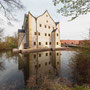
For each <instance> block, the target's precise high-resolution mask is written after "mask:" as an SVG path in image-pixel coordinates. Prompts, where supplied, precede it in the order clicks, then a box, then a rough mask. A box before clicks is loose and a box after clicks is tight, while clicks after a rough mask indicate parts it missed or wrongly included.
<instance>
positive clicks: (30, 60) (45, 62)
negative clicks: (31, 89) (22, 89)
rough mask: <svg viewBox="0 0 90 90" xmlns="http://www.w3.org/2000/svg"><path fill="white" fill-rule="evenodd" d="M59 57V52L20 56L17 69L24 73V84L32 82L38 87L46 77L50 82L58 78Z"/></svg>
mask: <svg viewBox="0 0 90 90" xmlns="http://www.w3.org/2000/svg"><path fill="white" fill-rule="evenodd" d="M60 56H61V52H60V51H53V52H38V53H30V54H25V55H22V54H20V56H19V60H18V63H19V64H18V65H19V66H18V67H19V70H22V71H23V73H24V81H25V84H26V85H28V83H30V84H31V81H33V83H34V84H36V85H40V84H41V83H42V81H43V79H45V78H46V77H47V78H49V79H51V80H52V79H55V78H57V77H59V76H60V68H61V60H60ZM32 79H34V80H32ZM28 80H29V81H28ZM30 84H29V85H30Z"/></svg>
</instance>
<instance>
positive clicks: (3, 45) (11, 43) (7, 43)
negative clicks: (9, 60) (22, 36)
mask: <svg viewBox="0 0 90 90" xmlns="http://www.w3.org/2000/svg"><path fill="white" fill-rule="evenodd" d="M0 34H1V33H0ZM1 35H2V34H1ZM17 47H18V34H17V33H16V32H15V33H14V35H13V36H6V37H4V38H3V37H0V49H2V50H4V49H5V50H6V49H13V48H17Z"/></svg>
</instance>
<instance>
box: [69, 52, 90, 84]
mask: <svg viewBox="0 0 90 90" xmlns="http://www.w3.org/2000/svg"><path fill="white" fill-rule="evenodd" d="M69 66H70V68H71V69H72V79H73V82H75V83H76V84H78V85H82V84H90V54H89V52H87V51H78V53H75V55H74V57H72V58H71V60H70V64H69Z"/></svg>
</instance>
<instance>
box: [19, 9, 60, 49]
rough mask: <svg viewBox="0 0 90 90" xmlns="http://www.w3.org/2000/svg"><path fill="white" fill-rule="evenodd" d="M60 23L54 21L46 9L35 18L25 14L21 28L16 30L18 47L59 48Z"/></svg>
mask: <svg viewBox="0 0 90 90" xmlns="http://www.w3.org/2000/svg"><path fill="white" fill-rule="evenodd" d="M60 47H61V42H60V23H59V22H55V21H54V20H53V19H52V17H51V16H50V14H49V13H48V11H47V10H46V11H45V12H44V13H43V14H42V15H40V16H38V17H37V18H36V17H34V16H33V15H32V14H31V13H30V12H29V13H28V14H25V16H24V23H23V26H22V29H19V30H18V48H19V49H28V48H31V49H36V48H60Z"/></svg>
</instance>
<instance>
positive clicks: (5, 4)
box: [0, 0, 24, 24]
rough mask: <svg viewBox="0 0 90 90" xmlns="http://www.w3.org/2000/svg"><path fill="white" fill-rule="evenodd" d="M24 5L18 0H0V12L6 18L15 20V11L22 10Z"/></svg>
mask: <svg viewBox="0 0 90 90" xmlns="http://www.w3.org/2000/svg"><path fill="white" fill-rule="evenodd" d="M23 9H24V6H23V4H22V3H21V1H20V0H0V13H2V14H3V15H4V16H5V17H6V18H7V20H8V22H9V24H10V21H11V20H16V18H15V16H16V11H17V10H23Z"/></svg>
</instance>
